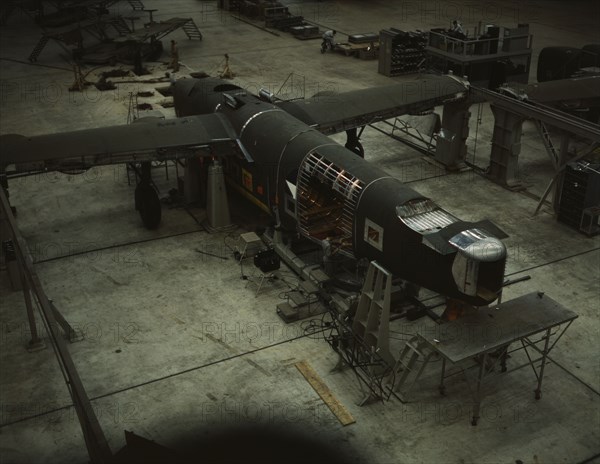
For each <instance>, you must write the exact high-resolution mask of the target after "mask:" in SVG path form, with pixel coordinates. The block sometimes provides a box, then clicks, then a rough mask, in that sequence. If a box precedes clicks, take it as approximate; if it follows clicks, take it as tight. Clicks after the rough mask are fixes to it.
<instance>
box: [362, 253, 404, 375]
mask: <svg viewBox="0 0 600 464" xmlns="http://www.w3.org/2000/svg"><path fill="white" fill-rule="evenodd" d="M391 295H392V274H390V273H389V272H388V271H387V270H386V269H384V268H383V267H381V266H380V265H379V264H378V263H377V262H375V261H371V263H370V264H369V269H368V271H367V277H366V279H365V283H364V285H363V288H362V291H361V293H360V298H359V300H358V308H357V309H356V315H355V316H354V321H353V322H352V332H353V333H354V334H355V335H356V336H357V337H359V338H360V339H362V340H363V342H364V343H365V345H367V346H368V347H370V348H371V349H373V351H374V352H375V353H377V354H378V355H379V356H381V357H382V358H383V359H384V360H385V361H386V362H388V363H389V364H390V365H394V363H395V360H394V357H393V356H392V354H391V352H390V339H389V330H390V303H391Z"/></svg>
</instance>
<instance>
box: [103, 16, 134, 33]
mask: <svg viewBox="0 0 600 464" xmlns="http://www.w3.org/2000/svg"><path fill="white" fill-rule="evenodd" d="M107 24H110V25H111V26H112V27H114V29H115V30H116V31H117V34H119V35H120V36H121V37H122V36H125V35H127V34H129V33H130V32H131V29H130V28H129V26H128V25H127V22H126V21H125V19H124V18H123V17H122V16H114V17H112V18H110V19H109V20H108V21H107Z"/></svg>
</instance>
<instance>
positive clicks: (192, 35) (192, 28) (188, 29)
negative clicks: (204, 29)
mask: <svg viewBox="0 0 600 464" xmlns="http://www.w3.org/2000/svg"><path fill="white" fill-rule="evenodd" d="M182 29H183V32H185V35H187V36H188V39H190V40H192V39H198V40H202V33H201V32H200V29H198V26H196V23H195V22H194V20H193V19H191V18H190V19H189V20H188V21H187V22H186V23H185V24H184V25H183V26H182Z"/></svg>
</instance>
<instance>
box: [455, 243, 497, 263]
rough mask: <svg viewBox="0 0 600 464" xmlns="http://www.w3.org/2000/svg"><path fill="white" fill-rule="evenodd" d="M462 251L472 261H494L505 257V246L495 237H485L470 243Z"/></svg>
mask: <svg viewBox="0 0 600 464" xmlns="http://www.w3.org/2000/svg"><path fill="white" fill-rule="evenodd" d="M462 251H463V253H464V254H465V255H466V256H467V257H468V258H469V259H472V260H474V261H478V262H484V263H485V262H487V263H489V262H494V261H500V260H501V259H503V258H505V257H506V246H505V245H504V243H502V242H501V241H500V240H498V239H497V238H495V237H486V238H482V239H479V240H477V241H476V242H473V243H471V244H470V245H468V246H467V247H466V248H464V249H463V250H462Z"/></svg>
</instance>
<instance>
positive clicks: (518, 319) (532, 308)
mask: <svg viewBox="0 0 600 464" xmlns="http://www.w3.org/2000/svg"><path fill="white" fill-rule="evenodd" d="M577 317H578V316H577V314H575V313H574V312H573V311H571V310H569V309H567V308H565V307H564V306H562V305H560V304H559V303H557V302H556V301H554V300H553V299H552V298H550V297H548V296H546V295H544V294H543V293H541V292H534V293H530V294H528V295H524V296H522V297H519V298H515V299H513V300H510V301H507V302H505V303H502V304H500V305H497V306H494V307H491V308H487V309H479V310H477V311H473V312H472V313H470V314H468V315H466V316H464V317H462V318H460V319H457V320H455V321H451V322H447V323H444V324H436V323H435V322H433V321H424V326H423V328H422V330H420V331H419V333H418V334H417V337H416V338H418V340H417V344H418V354H419V356H422V357H423V358H424V359H423V361H424V362H426V361H427V360H429V357H430V356H431V354H434V355H436V354H437V355H439V356H440V357H441V358H442V370H441V378H440V386H439V388H440V393H441V394H444V393H445V385H444V379H445V378H447V377H448V376H449V375H447V373H446V365H447V363H448V362H450V363H451V364H453V365H456V366H457V367H458V368H459V371H460V372H462V374H463V375H464V377H465V379H466V380H467V382H468V384H469V387H470V389H471V392H472V395H473V402H474V405H473V419H472V424H473V425H477V421H478V419H479V411H480V405H481V400H482V397H483V393H482V390H483V386H484V381H485V380H486V379H488V378H489V377H492V376H493V375H494V372H493V368H494V366H495V365H496V363H497V362H498V360H500V362H501V365H502V369H501V372H508V371H509V370H507V369H506V357H507V355H508V349H509V346H510V344H512V343H520V344H521V347H520V348H518V349H523V350H524V351H525V354H526V355H527V360H528V361H527V362H526V363H524V364H522V365H519V366H516V367H513V368H511V369H510V371H514V370H517V369H521V368H523V367H527V366H531V368H532V369H533V372H534V373H535V376H536V380H537V387H536V389H535V398H536V399H540V398H541V394H542V390H541V389H542V380H543V377H544V369H545V366H546V363H547V361H548V359H549V357H548V355H549V353H550V351H551V350H552V349H553V348H554V346H555V345H556V343H557V342H558V340H559V339H560V338H561V337H562V335H563V334H564V333H565V331H566V330H567V329H568V328H569V326H570V325H571V323H572V322H573V320H574V319H576V318H577ZM559 326H562V327H559ZM553 329H556V330H555V331H554V332H553ZM536 335H541V337H540V338H538V339H536V340H534V339H533V338H534V337H535V336H536ZM552 337H555V338H554V341H553V342H552V343H550V340H551V339H552ZM538 344H542V347H541V348H540V347H538V346H537V345H538ZM413 351H414V350H413ZM513 351H515V350H513ZM534 352H535V353H537V354H538V355H539V357H538V358H535V355H534V356H533V357H532V354H534ZM473 360H475V361H476V363H477V364H478V373H477V375H476V376H473V375H472V374H470V373H469V371H468V369H469V368H470V367H472V362H469V361H473ZM405 366H406V364H404V365H403V366H400V365H398V366H397V368H398V369H399V370H403V369H402V367H404V369H406V367H405ZM536 366H537V368H536ZM423 369H424V366H420V370H419V372H418V374H417V378H418V376H419V375H420V374H421V372H422V371H423ZM451 375H452V374H451ZM407 377H408V375H407V374H406V373H404V374H403V375H402V376H401V377H400V380H399V381H398V382H397V383H396V385H395V389H396V390H400V389H401V388H402V386H403V384H404V383H405V381H406V379H407ZM417 378H415V379H414V380H413V382H415V381H416V380H417ZM473 384H474V385H473Z"/></svg>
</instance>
